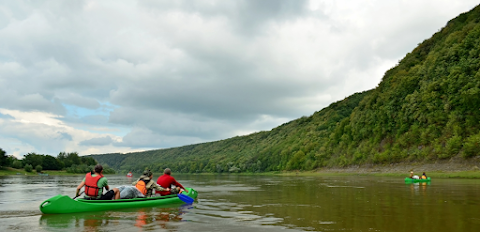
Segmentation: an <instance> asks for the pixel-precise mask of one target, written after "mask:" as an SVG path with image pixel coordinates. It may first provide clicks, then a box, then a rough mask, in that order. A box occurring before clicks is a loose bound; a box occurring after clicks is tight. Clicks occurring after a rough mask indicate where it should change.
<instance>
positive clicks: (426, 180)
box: [405, 177, 430, 183]
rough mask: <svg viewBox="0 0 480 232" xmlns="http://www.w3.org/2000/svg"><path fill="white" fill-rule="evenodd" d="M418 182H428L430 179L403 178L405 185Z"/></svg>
mask: <svg viewBox="0 0 480 232" xmlns="http://www.w3.org/2000/svg"><path fill="white" fill-rule="evenodd" d="M419 182H430V177H427V179H412V178H410V177H405V183H419Z"/></svg>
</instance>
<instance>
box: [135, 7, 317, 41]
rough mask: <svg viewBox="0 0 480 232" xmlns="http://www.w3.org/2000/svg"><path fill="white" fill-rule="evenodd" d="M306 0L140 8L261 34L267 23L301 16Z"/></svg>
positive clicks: (243, 31)
mask: <svg viewBox="0 0 480 232" xmlns="http://www.w3.org/2000/svg"><path fill="white" fill-rule="evenodd" d="M307 3H308V1H307V0H295V1H278V0H262V1H257V0H238V1H222V0H216V1H210V2H208V3H207V2H205V1H188V0H181V1H168V0H163V1H142V2H140V4H139V5H140V6H142V7H145V8H147V9H148V10H149V11H152V10H156V11H159V12H162V13H165V12H168V11H170V10H176V11H183V12H188V13H190V14H200V15H201V16H202V17H205V18H213V17H215V18H225V19H228V20H229V21H230V23H231V24H232V25H233V26H234V27H235V28H236V29H237V31H238V32H240V33H241V34H252V33H262V32H261V31H260V29H261V28H263V26H264V24H265V23H267V22H273V21H275V22H282V21H286V20H294V19H296V18H299V17H302V15H304V14H305V13H306V12H307V9H306V4H307Z"/></svg>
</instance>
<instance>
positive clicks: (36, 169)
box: [35, 164, 43, 172]
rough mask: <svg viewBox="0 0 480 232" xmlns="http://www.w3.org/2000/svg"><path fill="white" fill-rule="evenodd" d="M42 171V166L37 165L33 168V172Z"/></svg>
mask: <svg viewBox="0 0 480 232" xmlns="http://www.w3.org/2000/svg"><path fill="white" fill-rule="evenodd" d="M42 170H43V167H42V165H40V164H39V165H37V166H35V171H37V172H42Z"/></svg>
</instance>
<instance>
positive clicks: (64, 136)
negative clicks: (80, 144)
mask: <svg viewBox="0 0 480 232" xmlns="http://www.w3.org/2000/svg"><path fill="white" fill-rule="evenodd" d="M58 135H59V136H58V139H59V140H67V141H72V140H73V138H72V136H71V135H70V134H68V133H65V132H58Z"/></svg>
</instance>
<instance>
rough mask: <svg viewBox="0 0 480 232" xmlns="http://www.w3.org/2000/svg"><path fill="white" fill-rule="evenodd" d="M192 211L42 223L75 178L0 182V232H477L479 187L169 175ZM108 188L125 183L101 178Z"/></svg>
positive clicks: (157, 210) (70, 191)
mask: <svg viewBox="0 0 480 232" xmlns="http://www.w3.org/2000/svg"><path fill="white" fill-rule="evenodd" d="M175 177H176V178H177V180H178V181H179V182H181V183H182V184H184V185H185V186H188V187H192V188H194V189H196V190H197V191H198V192H199V197H198V199H197V200H196V201H195V202H194V203H193V204H192V205H185V204H179V205H170V206H166V207H151V208H138V209H126V210H116V211H103V212H91V213H78V214H65V215H43V214H42V213H41V212H40V210H39V205H40V204H41V203H42V202H43V201H44V200H46V199H48V198H50V197H52V196H55V195H57V194H64V195H69V196H73V195H74V193H75V187H76V186H77V184H78V182H79V181H81V179H82V177H81V176H21V175H19V176H2V177H0V231H232V232H235V231H262V232H265V231H393V232H396V231H398V232H400V231H402V232H404V231H425V232H428V231H435V232H447V231H448V232H450V231H480V191H479V190H480V180H463V179H435V177H434V176H433V177H432V181H431V183H428V184H427V183H426V184H405V182H404V180H403V179H402V178H393V177H365V176H339V177H334V176H328V177H322V176H317V177H297V176H294V177H283V176H235V175H218V176H200V175H175ZM107 178H108V181H109V184H110V186H111V187H115V186H119V185H125V184H128V183H131V180H132V179H130V178H127V177H125V176H107Z"/></svg>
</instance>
